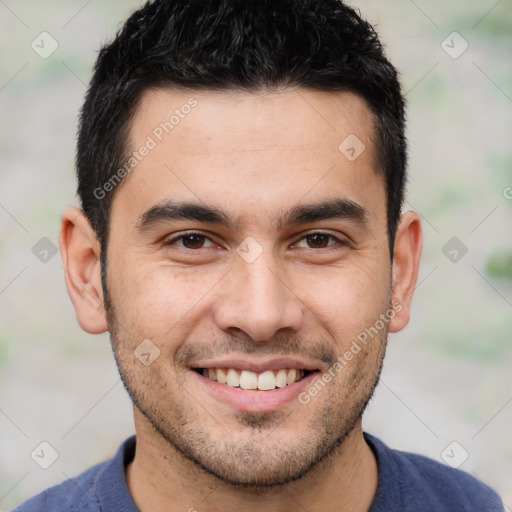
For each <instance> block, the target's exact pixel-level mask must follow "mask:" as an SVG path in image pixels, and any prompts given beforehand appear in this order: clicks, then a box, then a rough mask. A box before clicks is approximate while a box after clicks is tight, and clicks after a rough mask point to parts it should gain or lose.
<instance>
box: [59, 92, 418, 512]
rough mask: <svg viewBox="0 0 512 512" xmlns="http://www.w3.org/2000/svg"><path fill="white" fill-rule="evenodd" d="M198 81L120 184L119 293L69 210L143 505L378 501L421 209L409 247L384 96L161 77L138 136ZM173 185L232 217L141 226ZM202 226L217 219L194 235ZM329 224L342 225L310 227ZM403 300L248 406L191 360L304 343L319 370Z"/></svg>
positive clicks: (73, 251)
mask: <svg viewBox="0 0 512 512" xmlns="http://www.w3.org/2000/svg"><path fill="white" fill-rule="evenodd" d="M190 97H194V98H195V100H197V106H196V107H195V108H194V109H193V110H192V111H191V112H190V113H189V114H188V115H187V116H185V117H184V118H183V119H181V120H180V122H179V124H177V125H176V126H175V127H174V129H173V130H172V131H171V132H170V133H169V134H165V136H164V137H163V140H162V141H161V142H160V143H159V144H158V145H157V146H156V147H155V148H154V149H152V150H151V151H150V152H149V153H148V155H147V156H146V157H145V158H144V159H143V160H142V161H141V162H140V163H139V164H138V165H137V167H136V168H135V169H134V170H133V171H132V172H131V173H130V174H129V175H128V176H127V178H125V180H124V182H123V183H122V184H121V185H119V186H118V189H117V190H116V192H115V197H114V200H113V204H112V212H111V218H110V238H109V246H108V251H107V261H108V267H107V274H106V275H107V290H108V297H104V296H103V290H102V287H101V279H100V264H99V252H100V246H99V242H98V241H97V240H96V237H95V233H94V231H93V230H92V229H91V227H90V225H89V223H88V222H87V220H86V219H85V217H84V215H83V214H82V213H81V212H80V211H79V210H77V209H76V208H68V209H67V210H66V211H65V212H64V214H63V217H62V227H61V239H60V242H61V252H62V257H63V261H64V266H65V268H66V271H67V272H66V283H67V287H68V291H69V293H70V296H71V298H72V300H73V303H74V306H75V310H76V314H77V318H78V321H79V323H80V325H81V327H82V328H83V329H84V330H86V331H87V332H90V333H100V332H104V331H105V330H107V329H108V330H109V331H110V335H111V339H112V344H113V347H114V353H115V356H116V361H117V363H118V367H119V369H120V372H121V375H122V378H123V381H124V383H125V386H126V387H127V389H128V391H129V393H130V395H131V397H132V399H133V401H134V403H135V407H134V415H135V426H136V433H137V452H136V456H135V460H134V462H133V463H132V464H131V465H130V466H129V467H128V469H127V475H126V476H127V482H128V486H129V489H130V492H131V494H132V496H133V497H134V500H135V502H136V504H137V506H138V507H139V509H140V510H141V511H143V512H145V511H149V510H151V511H160V510H162V511H163V510H166V511H169V510H188V509H189V508H191V507H192V508H194V507H195V508H196V509H197V510H200V511H203V510H212V511H213V510H222V511H225V510H240V509H242V508H243V510H253V509H254V510H256V509H257V508H258V509H259V508H260V507H262V506H264V507H265V510H271V511H278V510H279V511H281V510H282V511H285V510H292V509H295V508H297V507H298V503H299V504H300V505H301V506H302V507H304V508H306V509H307V510H324V511H329V510H340V507H342V508H341V509H342V510H361V511H364V510H367V509H368V508H369V506H370V504H371V502H372V499H373V496H374V494H375V492H376V489H377V480H378V474H377V465H376V461H375V459H374V456H373V454H372V452H371V450H370V449H369V447H368V446H367V445H366V443H365V442H364V439H363V437H362V431H361V421H360V418H361V414H362V412H363V410H364V407H365V405H366V403H367V401H368V400H369V398H370V396H371V394H372V392H373V389H374V386H375V385H376V382H377V380H378V374H379V371H380V368H381V364H382V359H383V357H384V352H385V345H386V340H387V334H388V331H389V332H396V331H399V330H401V329H402V328H403V327H404V326H405V325H406V324H407V322H408V320H409V305H410V301H411V298H412V293H413V289H414V285H415V282H416V278H417V272H418V265H419V258H420V253H421V244H422V237H421V227H420V221H419V217H418V215H417V214H416V213H415V212H407V213H404V214H403V215H402V218H401V221H400V225H399V229H398V232H397V236H396V239H395V247H394V254H393V261H391V259H390V255H389V246H388V239H387V230H386V196H385V188H384V180H383V177H382V175H381V174H380V173H379V172H378V170H377V163H376V160H375V148H374V146H373V142H372V133H373V123H372V116H371V114H370V111H369V108H368V107H367V105H366V103H365V101H364V100H362V99H361V98H359V97H358V96H357V95H355V94H352V93H348V92H344V93H326V92H318V91H308V90H303V89H299V90H296V89H295V90H292V89H283V90H280V91H274V92H261V93H247V92H227V91H224V92H197V91H194V92H183V91H181V92H177V91H171V90H157V91H148V92H146V93H145V94H144V96H143V97H142V100H141V102H140V104H139V106H138V109H137V112H136V115H135V117H134V119H133V120H132V124H131V137H130V140H131V146H132V148H131V149H132V150H135V149H137V148H139V147H140V146H142V145H143V144H144V143H145V141H146V140H147V137H148V135H150V134H151V133H152V132H153V130H154V129H155V127H157V126H159V124H160V123H161V122H162V121H164V120H166V119H168V117H169V113H172V111H174V109H176V108H180V106H181V105H183V104H185V103H186V102H187V100H188V99H189V98H190ZM350 134H356V135H357V137H358V138H359V139H360V140H361V141H362V142H363V143H364V145H365V147H366V149H365V151H364V152H363V153H362V154H361V155H360V156H359V157H358V158H357V159H356V160H354V161H350V160H349V159H347V158H346V157H345V156H344V155H343V154H342V153H341V152H340V151H339V150H338V146H339V144H340V143H341V142H342V141H343V140H344V139H345V138H346V137H347V136H348V135H350ZM339 198H341V199H344V200H349V201H351V202H353V203H356V204H357V205H359V206H360V207H361V208H363V209H364V212H365V218H364V220H361V219H356V218H343V219H337V218H332V219H326V220H317V221H309V222H307V223H300V224H295V225H280V224H279V222H277V220H278V218H279V217H280V216H282V214H283V212H286V211H287V210H289V209H290V208H292V207H294V206H296V205H297V204H311V203H318V202H323V201H326V200H330V199H339ZM168 200H174V201H176V200H179V201H188V202H195V203H200V204H203V205H209V206H214V207H216V208H218V209H220V210H222V211H223V212H225V214H226V216H228V217H229V218H230V219H232V221H233V223H232V226H230V227H227V226H221V225H218V224H214V223H209V222H204V221H197V220H166V221H162V222H158V223H155V224H153V225H151V226H148V227H146V228H140V227H138V224H140V223H141V216H142V215H143V214H144V212H146V211H148V210H149V209H150V208H151V207H153V206H154V205H158V204H161V203H162V202H163V201H168ZM187 230H194V231H196V230H198V231H200V232H201V233H202V234H204V235H205V236H206V237H207V238H199V239H197V238H196V239H193V240H192V241H191V239H187V242H188V243H187V244H185V242H186V240H185V239H179V240H176V237H177V236H179V235H183V234H186V232H187ZM318 231H321V232H322V233H326V234H327V235H331V236H332V237H335V238H332V237H331V238H328V237H323V238H322V237H320V238H318V237H317V238H314V239H312V238H311V237H309V238H307V237H306V236H307V235H311V234H313V233H317V232H318ZM247 237H251V238H252V239H254V241H256V243H257V245H256V247H258V248H259V249H260V250H261V251H262V252H261V254H260V255H259V256H258V257H257V258H256V259H255V260H254V261H252V262H250V263H249V262H247V261H246V260H244V259H243V258H242V257H241V256H240V255H239V253H238V252H237V247H240V244H242V242H243V241H244V240H245V239H246V238H247ZM337 240H339V242H338V241H337ZM165 242H171V243H170V244H169V243H168V244H165ZM253 247H254V245H253ZM105 298H107V299H108V301H107V311H105V309H104V308H103V304H104V299H105ZM392 304H395V305H396V304H398V305H399V307H398V308H396V307H395V312H394V314H393V315H392V316H393V317H392V319H390V320H388V321H386V322H384V326H383V327H382V328H380V329H379V332H378V334H377V335H376V336H374V337H373V338H372V339H371V341H370V342H369V343H367V344H366V345H361V350H360V351H359V352H358V353H357V354H356V355H354V357H353V358H352V359H351V360H350V361H348V362H347V364H346V365H345V366H344V367H343V369H342V370H341V371H338V372H335V377H334V378H332V379H331V380H330V381H329V382H328V383H327V384H326V385H325V387H323V388H322V389H321V391H320V392H319V393H318V394H317V395H316V396H314V397H313V398H311V400H310V401H309V402H308V403H307V404H303V403H301V402H300V401H299V400H297V399H293V400H290V401H288V402H286V403H285V404H284V405H282V406H280V407H277V408H275V409H274V410H270V411H266V412H258V411H255V410H253V409H251V406H250V405H249V406H247V408H243V407H241V408H237V407H234V406H233V405H231V404H229V403H226V402H225V401H223V400H222V399H221V398H219V396H218V395H217V394H215V393H212V392H211V390H210V389H209V388H208V386H207V385H206V384H205V383H204V381H203V380H202V379H203V378H202V377H199V376H198V374H197V373H195V372H194V371H193V370H192V369H191V367H194V366H199V363H201V365H203V364H204V361H208V360H213V359H214V358H218V357H228V356H236V357H238V358H242V359H243V360H246V361H251V362H263V361H267V360H268V359H272V358H277V357H296V358H298V359H300V360H301V361H304V362H306V363H308V364H310V365H312V366H313V367H314V368H316V369H317V370H318V373H317V374H316V376H315V377H314V378H315V379H319V378H320V377H321V375H322V374H325V372H327V371H328V370H329V368H332V367H333V364H334V363H335V362H336V360H337V358H338V357H343V354H344V353H345V352H346V351H347V350H349V349H350V347H351V345H352V343H353V341H354V340H356V339H357V336H358V335H359V334H360V333H361V332H363V331H364V330H365V329H367V328H370V327H372V326H375V325H376V322H377V321H378V320H379V318H381V316H380V315H382V314H385V313H386V311H387V310H389V309H390V308H391V307H392V306H391V305H392ZM388 316H389V315H388ZM145 339H149V340H151V343H152V345H151V347H158V350H159V351H160V352H159V355H158V357H157V358H156V359H155V360H154V361H153V362H152V364H150V365H148V366H146V365H144V364H141V362H140V361H139V360H138V359H137V358H136V357H135V356H134V351H135V350H136V349H137V347H138V345H139V344H140V343H141V342H142V340H145ZM285 367H288V366H285ZM259 393H266V392H265V391H260V392H259ZM299 508H300V507H299Z"/></svg>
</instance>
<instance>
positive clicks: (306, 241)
mask: <svg viewBox="0 0 512 512" xmlns="http://www.w3.org/2000/svg"><path fill="white" fill-rule="evenodd" d="M334 245H344V244H343V242H342V241H341V240H339V239H338V238H336V237H335V236H334V235H330V234H329V233H322V232H320V231H318V232H316V233H309V234H308V235H305V236H303V237H302V238H301V239H300V240H299V241H298V242H297V243H296V244H295V247H300V248H301V249H327V248H329V247H332V246H334Z"/></svg>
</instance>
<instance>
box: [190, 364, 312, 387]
mask: <svg viewBox="0 0 512 512" xmlns="http://www.w3.org/2000/svg"><path fill="white" fill-rule="evenodd" d="M193 370H194V371H195V372H197V373H199V375H202V376H203V377H206V378H208V379H210V380H213V381H216V382H218V383H219V384H224V385H226V386H230V387H233V388H240V389H257V390H259V391H271V390H273V389H276V388H284V387H286V386H291V385H292V384H295V382H298V381H300V380H302V379H303V378H304V377H306V376H307V375H309V374H310V373H313V371H311V370H302V369H296V368H282V369H279V370H266V371H264V372H260V373H256V372H252V371H249V370H239V369H236V368H193Z"/></svg>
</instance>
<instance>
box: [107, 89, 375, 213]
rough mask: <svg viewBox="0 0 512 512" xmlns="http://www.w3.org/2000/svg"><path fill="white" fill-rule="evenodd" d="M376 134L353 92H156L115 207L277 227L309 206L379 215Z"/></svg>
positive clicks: (146, 101)
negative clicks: (174, 206) (167, 205)
mask: <svg viewBox="0 0 512 512" xmlns="http://www.w3.org/2000/svg"><path fill="white" fill-rule="evenodd" d="M373 132H374V126H373V117H372V114H371V111H370V109H369V108H368V106H367V104H366V102H365V101H364V99H362V98H360V97H359V96H358V95H356V94H354V93H350V92H321V91H312V90H305V89H283V90H281V91H279V92H275V91H274V92H270V91H265V92H254V93H253V92H240V91H222V92H212V91H176V90H170V89H158V90H150V91H146V92H145V93H144V95H143V96H142V98H141V100H140V102H139V105H138V108H137V110H136V113H135V116H134V118H133V119H132V122H131V125H130V132H129V133H130V135H129V155H128V156H130V155H131V154H133V152H137V153H139V156H138V160H137V162H136V166H134V168H133V170H131V171H130V172H129V173H128V175H127V178H126V179H125V183H123V184H122V187H120V188H121V189H122V190H120V191H119V192H120V194H119V196H120V197H119V200H118V199H116V200H115V201H114V206H115V204H116V202H128V203H129V204H127V205H125V206H127V207H129V209H130V210H131V211H132V212H133V213H134V214H135V212H136V211H137V210H138V211H139V212H140V211H142V210H144V209H147V208H148V207H149V206H151V205H152V204H156V203H158V202H161V201H164V200H168V199H174V198H178V199H181V200H194V201H196V202H197V201H198V200H199V201H203V202H207V203H208V204H210V205H213V206H215V207H217V208H219V209H223V210H226V208H227V207H228V206H229V208H231V210H232V211H233V212H235V211H236V212H238V213H239V215H240V216H242V217H243V216H244V215H246V214H247V215H250V214H251V212H250V211H249V209H250V208H252V209H253V211H252V213H254V211H256V212H257V211H258V210H260V211H262V212H263V211H264V212H265V217H266V219H267V220H268V219H269V218H271V215H270V216H269V212H271V211H272V210H273V209H275V210H276V211H277V209H279V208H280V207H289V206H291V205H293V204H296V203H297V202H299V201H301V200H302V199H307V200H308V202H312V201H315V200H318V199H321V198H325V197H335V196H345V197H348V198H349V199H351V200H354V202H358V203H363V204H364V203H366V208H367V210H369V212H370V213H372V210H373V211H374V213H376V214H378V213H379V211H378V210H379V209H380V210H382V208H385V194H384V181H383V178H382V176H381V173H380V172H379V171H378V170H377V165H376V158H375V148H374V145H373ZM144 147H146V148H149V149H147V150H144ZM142 153H144V156H143V157H140V154H142ZM354 157H355V158H354ZM380 213H382V211H380ZM252 221H253V222H254V217H252Z"/></svg>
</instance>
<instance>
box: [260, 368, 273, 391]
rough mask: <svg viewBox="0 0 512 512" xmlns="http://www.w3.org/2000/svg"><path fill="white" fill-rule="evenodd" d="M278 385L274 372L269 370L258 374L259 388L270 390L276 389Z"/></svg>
mask: <svg viewBox="0 0 512 512" xmlns="http://www.w3.org/2000/svg"><path fill="white" fill-rule="evenodd" d="M275 387H276V376H275V375H274V372H271V371H267V372H263V373H260V374H259V376H258V389H259V390H261V391H268V390H269V389H275Z"/></svg>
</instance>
